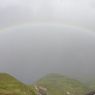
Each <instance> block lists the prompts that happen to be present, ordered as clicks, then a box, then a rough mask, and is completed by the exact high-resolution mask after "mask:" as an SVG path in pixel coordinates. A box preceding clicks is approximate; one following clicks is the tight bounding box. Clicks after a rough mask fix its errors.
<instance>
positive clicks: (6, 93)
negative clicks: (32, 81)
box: [0, 73, 34, 95]
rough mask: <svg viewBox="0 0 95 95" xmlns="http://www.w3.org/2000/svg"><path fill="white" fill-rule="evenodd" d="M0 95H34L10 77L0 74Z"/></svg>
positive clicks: (22, 84)
mask: <svg viewBox="0 0 95 95" xmlns="http://www.w3.org/2000/svg"><path fill="white" fill-rule="evenodd" d="M0 95H34V92H33V90H32V89H30V87H28V86H27V85H25V84H24V83H22V82H20V81H18V80H17V79H15V78H14V77H12V76H11V75H9V74H6V73H0Z"/></svg>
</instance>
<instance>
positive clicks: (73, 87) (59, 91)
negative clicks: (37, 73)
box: [36, 74, 88, 95]
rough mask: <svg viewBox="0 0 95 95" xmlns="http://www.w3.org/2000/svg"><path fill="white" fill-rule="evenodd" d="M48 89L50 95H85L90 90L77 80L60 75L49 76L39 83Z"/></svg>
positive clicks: (38, 84) (38, 83)
mask: <svg viewBox="0 0 95 95" xmlns="http://www.w3.org/2000/svg"><path fill="white" fill-rule="evenodd" d="M36 85H37V86H42V87H45V88H47V91H48V95H84V94H85V93H86V92H87V91H88V88H87V87H86V86H85V85H83V84H82V83H80V82H79V81H77V80H73V79H70V78H68V77H65V76H62V75H59V74H49V75H47V76H45V77H43V78H42V79H40V80H39V81H38V82H37V83H36Z"/></svg>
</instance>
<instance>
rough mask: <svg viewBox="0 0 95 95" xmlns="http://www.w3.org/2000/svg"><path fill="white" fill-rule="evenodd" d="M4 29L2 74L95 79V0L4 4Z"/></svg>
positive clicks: (0, 5)
mask: <svg viewBox="0 0 95 95" xmlns="http://www.w3.org/2000/svg"><path fill="white" fill-rule="evenodd" d="M0 30H1V32H0V72H8V73H10V74H12V75H14V76H16V77H17V78H18V79H20V80H22V81H24V82H27V83H30V82H33V81H35V80H37V79H39V78H40V77H42V76H43V75H45V74H47V73H61V74H63V75H68V76H70V77H75V78H77V79H84V78H88V79H89V78H90V77H94V76H95V69H94V66H95V58H94V57H95V32H94V31H95V1H94V0H0Z"/></svg>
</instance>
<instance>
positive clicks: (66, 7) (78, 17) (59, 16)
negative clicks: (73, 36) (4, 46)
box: [0, 0, 95, 31]
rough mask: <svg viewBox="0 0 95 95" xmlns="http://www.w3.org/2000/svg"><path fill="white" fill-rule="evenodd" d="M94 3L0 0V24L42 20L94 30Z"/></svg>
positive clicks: (63, 0) (64, 0) (88, 1)
mask: <svg viewBox="0 0 95 95" xmlns="http://www.w3.org/2000/svg"><path fill="white" fill-rule="evenodd" d="M94 4H95V1H94V0H0V5H1V10H0V23H1V24H0V26H1V28H2V27H3V26H4V27H5V26H11V25H12V26H13V25H15V24H17V23H18V24H19V23H21V24H22V23H26V22H40V21H41V22H42V21H43V22H56V23H58V22H59V23H64V24H67V25H72V26H78V27H83V28H86V29H89V30H92V31H95V27H94V25H95V8H94ZM2 11H3V12H2Z"/></svg>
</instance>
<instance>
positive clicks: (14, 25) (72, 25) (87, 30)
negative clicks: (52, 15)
mask: <svg viewBox="0 0 95 95" xmlns="http://www.w3.org/2000/svg"><path fill="white" fill-rule="evenodd" d="M37 25H38V26H39V25H42V26H43V25H53V26H64V27H69V28H73V29H76V30H80V31H85V32H93V31H91V30H90V29H88V28H85V27H82V26H78V25H75V24H67V23H65V24H64V23H44V22H27V23H17V24H13V25H10V26H7V27H5V28H1V29H0V32H6V31H8V30H13V29H16V28H19V27H24V26H37Z"/></svg>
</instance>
